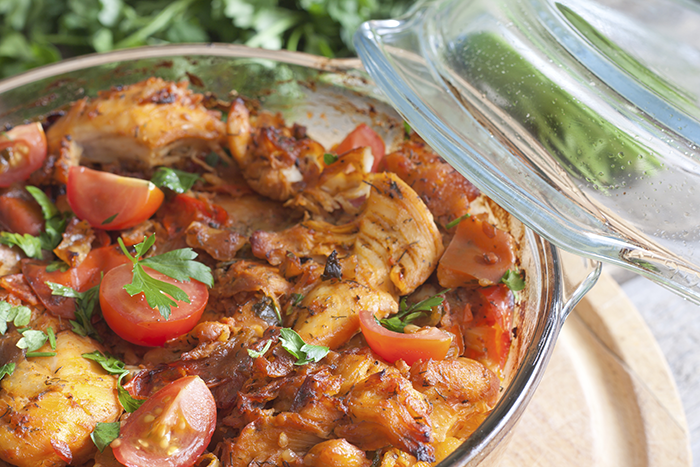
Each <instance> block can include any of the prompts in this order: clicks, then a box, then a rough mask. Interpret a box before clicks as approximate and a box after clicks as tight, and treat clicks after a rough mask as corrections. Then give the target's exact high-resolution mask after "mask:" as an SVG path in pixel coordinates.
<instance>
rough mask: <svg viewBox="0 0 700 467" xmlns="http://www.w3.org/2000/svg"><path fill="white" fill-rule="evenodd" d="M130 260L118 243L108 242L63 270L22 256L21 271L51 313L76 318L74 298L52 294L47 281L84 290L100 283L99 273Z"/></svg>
mask: <svg viewBox="0 0 700 467" xmlns="http://www.w3.org/2000/svg"><path fill="white" fill-rule="evenodd" d="M127 263H129V264H131V262H130V261H129V259H128V258H127V257H126V256H124V254H123V253H122V251H121V249H120V248H119V246H117V245H110V246H105V247H101V248H94V249H93V250H92V251H90V253H88V255H87V257H86V258H85V260H84V261H83V262H82V263H80V266H78V267H75V268H69V269H68V270H66V271H65V272H61V271H59V270H56V271H52V272H49V271H47V270H46V269H47V267H48V265H47V264H46V263H45V262H44V261H37V260H32V259H23V260H22V263H21V264H22V273H23V274H24V277H26V278H27V281H29V284H30V285H31V286H32V289H33V290H34V293H36V295H37V297H38V298H39V300H40V301H41V303H43V305H44V306H45V307H46V308H47V309H48V310H49V311H50V312H51V314H52V315H54V316H60V317H62V318H67V319H74V318H75V299H74V298H67V297H61V296H59V295H52V293H51V289H50V288H49V286H48V285H46V282H55V283H57V284H61V285H65V286H67V287H71V288H73V289H75V290H77V291H78V292H85V291H86V290H87V289H89V288H91V287H94V286H96V285H97V284H99V283H100V276H101V273H105V274H106V273H107V272H109V271H110V270H112V269H114V268H115V267H117V266H120V265H122V264H127Z"/></svg>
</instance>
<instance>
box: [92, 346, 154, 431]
mask: <svg viewBox="0 0 700 467" xmlns="http://www.w3.org/2000/svg"><path fill="white" fill-rule="evenodd" d="M82 356H83V358H87V359H88V360H92V361H94V362H97V363H99V364H100V366H101V367H102V368H103V369H104V370H105V371H106V372H107V373H109V374H111V375H119V379H118V384H117V397H118V398H119V402H120V403H121V404H122V407H124V410H126V411H127V412H129V413H131V412H134V411H135V410H136V409H138V408H139V407H141V405H142V404H143V403H144V402H145V399H135V398H134V397H133V396H132V395H131V394H129V391H127V390H126V389H124V386H122V379H124V377H125V376H126V375H128V374H129V370H127V369H126V365H124V362H122V361H121V360H119V359H118V358H116V357H113V356H112V355H110V354H103V353H102V352H100V351H99V350H95V351H94V352H90V353H84V354H82ZM93 441H94V440H93Z"/></svg>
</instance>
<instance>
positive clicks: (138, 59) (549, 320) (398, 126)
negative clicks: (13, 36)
mask: <svg viewBox="0 0 700 467" xmlns="http://www.w3.org/2000/svg"><path fill="white" fill-rule="evenodd" d="M150 76H158V77H162V78H165V79H171V80H189V81H190V86H191V87H192V88H193V89H194V90H195V91H200V92H205V91H206V92H211V93H214V94H216V95H217V96H220V97H222V98H226V97H227V96H228V95H229V93H230V92H231V91H232V90H235V92H237V93H239V94H240V95H245V96H249V97H252V98H257V99H259V100H260V101H261V103H262V105H263V106H264V107H265V108H268V109H271V110H277V111H280V112H282V113H283V114H284V116H285V118H286V119H287V120H288V121H293V122H297V123H300V124H303V125H306V126H307V127H308V128H309V133H310V135H311V136H312V137H314V138H316V139H317V140H319V141H320V142H321V143H323V144H324V145H326V147H329V146H331V145H332V144H335V143H337V142H339V141H340V140H341V139H342V137H343V136H344V135H345V134H347V133H348V132H349V131H350V130H351V129H352V128H354V127H355V126H356V125H357V124H358V123H359V122H362V121H365V122H367V123H371V124H372V125H373V126H374V127H375V128H378V129H379V131H380V133H382V136H383V137H384V138H385V140H386V141H387V143H388V146H389V147H390V146H391V143H390V142H391V141H395V140H396V139H397V138H402V137H403V125H402V119H401V117H400V116H399V115H398V114H397V113H396V112H395V111H394V109H393V108H392V107H391V106H390V105H388V104H387V103H386V102H385V98H384V97H383V95H382V94H381V92H380V91H379V90H378V89H377V88H376V86H375V84H374V83H373V82H372V81H371V80H370V79H369V78H368V77H367V75H366V74H365V73H364V72H363V71H362V70H361V64H360V62H359V61H358V60H328V59H325V58H321V57H315V56H310V55H306V54H301V53H292V52H284V51H280V52H273V51H266V50H257V49H250V48H246V47H243V46H232V45H183V46H163V47H146V48H141V49H134V50H127V51H118V52H113V53H108V54H101V55H92V56H86V57H81V58H77V59H73V60H67V61H64V62H60V63H58V64H55V65H51V66H47V67H44V68H40V69H37V70H34V71H30V72H28V73H25V74H23V75H20V76H17V77H13V78H10V79H7V80H5V81H2V82H0V123H2V124H10V125H16V124H19V123H22V122H25V121H27V120H36V119H41V118H43V117H45V116H46V115H48V114H50V113H51V112H53V111H55V110H57V109H60V108H62V107H64V106H66V105H67V104H69V103H70V102H72V101H75V100H76V99H80V98H82V97H85V96H94V95H95V94H96V93H97V91H99V90H103V89H107V88H109V87H110V86H113V85H118V84H121V85H124V84H130V83H135V82H138V81H140V80H142V79H144V78H147V77H150ZM512 224H513V225H512V229H513V231H514V232H517V234H516V235H517V236H518V237H519V238H520V245H519V249H520V261H521V264H522V267H523V269H524V270H525V274H526V277H527V278H528V280H527V282H526V283H527V287H526V289H525V290H524V291H522V292H520V294H521V301H522V303H524V304H525V306H524V307H523V308H522V311H521V312H520V313H517V316H515V317H514V324H513V325H514V327H516V328H517V337H515V339H514V340H513V344H512V347H511V352H510V355H509V358H508V362H507V365H506V371H505V384H504V387H505V390H504V391H502V393H501V396H500V401H499V402H498V404H497V405H496V407H495V409H494V410H493V412H492V413H491V415H489V417H488V418H487V419H486V420H485V422H484V423H483V424H482V425H481V426H480V427H479V429H478V430H477V431H476V432H475V433H474V434H473V435H472V436H471V437H470V438H469V439H468V440H467V441H466V442H464V443H463V445H461V446H460V447H459V448H458V449H457V451H456V452H455V453H453V455H452V456H450V458H449V459H447V460H445V461H443V462H442V463H441V464H440V465H445V466H456V465H476V464H480V463H481V462H482V461H485V459H488V461H489V462H491V461H494V462H495V459H496V458H497V455H496V452H494V451H497V447H498V446H499V443H500V441H501V440H502V439H503V438H504V437H506V436H507V435H508V433H509V432H510V431H511V428H512V427H513V425H514V424H515V423H516V422H517V420H518V418H519V416H520V414H521V413H522V412H523V410H524V409H525V406H526V405H527V402H528V401H529V400H530V398H531V397H532V395H533V392H534V390H535V388H536V387H537V384H538V382H539V380H540V378H541V377H542V374H543V372H544V369H545V366H546V364H547V362H548V360H549V358H550V356H551V354H552V351H553V350H554V344H555V341H556V337H557V335H558V333H559V331H560V329H561V326H562V324H563V322H564V319H565V318H566V316H567V315H568V313H569V312H570V311H571V310H572V309H573V307H574V306H575V304H576V303H577V302H578V301H579V300H580V298H581V297H582V296H583V294H584V293H585V292H586V291H587V290H588V289H590V287H592V285H593V284H594V283H595V281H596V279H597V277H598V275H599V273H600V264H599V263H594V262H592V261H589V260H582V259H580V258H578V257H573V258H571V257H570V258H569V260H568V261H564V259H563V253H562V252H561V251H560V250H558V249H557V248H556V247H554V246H553V245H552V244H550V243H549V242H547V241H546V240H544V239H543V238H542V237H540V236H539V235H537V234H535V233H534V232H532V231H531V230H529V229H527V228H524V227H523V226H522V224H520V223H519V222H517V221H516V220H515V219H512ZM568 256H571V255H568ZM565 263H566V267H565ZM486 463H487V462H485V463H484V464H482V465H485V464H486Z"/></svg>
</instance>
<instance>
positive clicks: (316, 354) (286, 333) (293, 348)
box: [280, 328, 330, 365]
mask: <svg viewBox="0 0 700 467" xmlns="http://www.w3.org/2000/svg"><path fill="white" fill-rule="evenodd" d="M280 343H281V344H282V348H284V350H286V351H287V352H289V353H290V354H291V355H292V356H294V357H296V359H297V361H296V362H294V364H295V365H306V364H307V363H311V362H319V361H321V359H322V358H323V357H325V356H326V355H328V352H329V351H330V349H329V348H328V347H326V346H323V345H311V344H307V343H306V342H304V339H302V338H301V336H300V335H299V334H298V333H297V332H296V331H295V330H293V329H290V328H282V329H280Z"/></svg>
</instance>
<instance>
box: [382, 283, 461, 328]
mask: <svg viewBox="0 0 700 467" xmlns="http://www.w3.org/2000/svg"><path fill="white" fill-rule="evenodd" d="M449 291H450V289H445V290H443V291H442V292H438V293H437V294H435V295H433V296H432V297H428V298H426V299H425V300H421V301H420V302H418V303H414V304H413V305H411V306H408V304H407V303H406V297H403V298H402V299H401V303H400V304H399V312H398V313H397V314H395V315H394V316H392V317H390V318H384V319H382V320H377V318H374V319H375V320H377V322H379V324H381V325H382V326H384V327H385V328H387V329H388V330H390V331H394V332H404V328H405V327H406V326H408V325H409V324H411V323H412V322H413V321H415V320H416V319H417V318H418V317H419V316H422V315H423V314H424V313H425V312H426V311H430V310H431V309H432V308H433V307H436V306H438V305H440V304H442V302H443V301H444V300H445V297H444V296H443V295H444V294H446V293H447V292H449Z"/></svg>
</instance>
